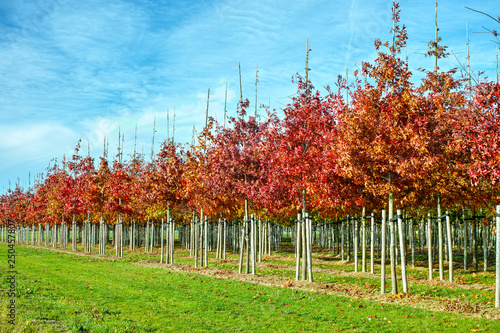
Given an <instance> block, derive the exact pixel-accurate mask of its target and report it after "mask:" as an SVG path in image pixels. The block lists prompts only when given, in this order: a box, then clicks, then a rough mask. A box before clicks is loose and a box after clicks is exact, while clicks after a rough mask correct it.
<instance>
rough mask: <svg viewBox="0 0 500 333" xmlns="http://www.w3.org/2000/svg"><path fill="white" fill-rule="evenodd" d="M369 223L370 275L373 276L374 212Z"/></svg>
mask: <svg viewBox="0 0 500 333" xmlns="http://www.w3.org/2000/svg"><path fill="white" fill-rule="evenodd" d="M370 222H371V224H370V273H371V274H375V257H374V254H375V253H374V252H375V248H374V246H375V212H372V214H371V218H370Z"/></svg>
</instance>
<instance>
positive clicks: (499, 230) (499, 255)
mask: <svg viewBox="0 0 500 333" xmlns="http://www.w3.org/2000/svg"><path fill="white" fill-rule="evenodd" d="M496 208H497V209H496V249H495V250H496V256H495V257H496V260H495V276H496V277H495V308H498V307H500V205H497V207H496Z"/></svg>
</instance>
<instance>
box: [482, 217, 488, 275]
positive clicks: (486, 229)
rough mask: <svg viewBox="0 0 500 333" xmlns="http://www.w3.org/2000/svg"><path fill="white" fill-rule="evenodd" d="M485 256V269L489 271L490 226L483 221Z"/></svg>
mask: <svg viewBox="0 0 500 333" xmlns="http://www.w3.org/2000/svg"><path fill="white" fill-rule="evenodd" d="M482 229H483V258H484V261H483V262H484V267H483V271H484V272H486V271H488V226H487V225H486V224H484V223H483V225H482Z"/></svg>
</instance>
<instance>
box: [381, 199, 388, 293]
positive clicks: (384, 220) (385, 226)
mask: <svg viewBox="0 0 500 333" xmlns="http://www.w3.org/2000/svg"><path fill="white" fill-rule="evenodd" d="M386 228H387V218H386V216H385V209H382V226H381V228H380V233H381V237H382V240H381V243H382V244H381V245H380V246H381V249H380V293H381V294H385V243H386V239H385V238H386V237H385V236H386Z"/></svg>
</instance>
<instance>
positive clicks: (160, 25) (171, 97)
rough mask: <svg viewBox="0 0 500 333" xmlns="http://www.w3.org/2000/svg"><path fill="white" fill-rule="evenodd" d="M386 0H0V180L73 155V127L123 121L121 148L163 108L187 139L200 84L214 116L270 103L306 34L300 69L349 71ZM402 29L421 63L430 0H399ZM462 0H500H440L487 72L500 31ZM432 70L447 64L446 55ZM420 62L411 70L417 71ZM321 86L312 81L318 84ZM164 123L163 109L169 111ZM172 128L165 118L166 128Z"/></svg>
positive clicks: (98, 146) (460, 54) (450, 27)
mask: <svg viewBox="0 0 500 333" xmlns="http://www.w3.org/2000/svg"><path fill="white" fill-rule="evenodd" d="M391 4H392V1H390V0H385V1H381V0H375V1H373V0H345V1H331V0H330V1H322V0H308V1H281V0H278V1H272V0H271V1H269V0H268V1H243V0H234V1H231V0H227V1H224V0H222V1H197V0H191V1H161V0H136V1H134V0H106V1H104V0H101V1H97V0H88V1H70V0H16V1H13V0H12V1H11V0H2V1H0V59H1V60H0V75H1V78H2V79H1V80H0V161H1V162H0V193H2V192H4V191H5V190H6V189H7V188H8V186H9V185H8V184H9V180H10V181H11V182H12V184H15V183H16V182H17V179H18V178H19V180H20V183H21V185H24V184H27V182H28V174H29V173H30V172H31V175H32V179H33V174H36V173H40V172H42V171H44V169H45V168H46V167H47V166H48V165H49V162H50V161H51V159H53V158H57V159H58V160H61V159H62V157H63V156H64V155H66V156H71V155H72V153H73V151H74V148H75V146H76V144H77V142H78V140H79V139H81V140H82V146H83V151H84V153H86V152H87V146H90V150H91V154H92V155H93V156H95V157H97V156H99V155H100V154H102V150H103V148H102V146H103V140H104V137H109V141H110V142H109V148H110V155H111V156H112V155H114V154H115V152H116V148H117V146H118V131H119V128H120V129H121V131H122V133H125V154H131V153H132V150H133V146H134V129H135V126H136V124H137V126H138V142H137V147H138V150H139V151H144V152H145V153H146V154H149V153H150V151H151V136H152V131H153V121H154V118H155V117H156V130H157V133H156V142H157V145H156V147H155V151H158V149H159V145H158V143H159V142H161V141H163V140H165V138H166V135H167V129H166V112H167V109H169V110H170V114H171V115H172V113H173V108H174V106H175V109H176V129H175V140H176V141H177V142H188V141H191V132H192V127H193V124H194V125H195V126H196V128H197V129H198V130H200V129H201V128H202V126H203V125H204V119H205V108H206V97H207V90H208V89H210V91H211V96H210V115H212V116H213V117H215V118H216V119H217V120H219V121H221V122H222V120H223V110H224V94H225V86H226V82H227V86H228V112H229V115H232V114H234V110H235V107H236V104H237V101H238V98H239V86H238V85H239V81H238V63H241V71H242V85H243V95H244V98H248V99H249V100H250V101H251V102H252V107H253V103H254V100H255V95H254V94H255V70H256V66H257V65H258V68H259V84H258V103H259V104H261V103H263V104H269V102H270V103H271V107H272V108H276V109H277V110H279V109H281V108H283V106H284V105H286V104H287V103H288V102H289V101H290V96H292V95H293V94H294V93H295V92H296V86H295V85H294V84H293V83H292V81H291V78H292V76H293V75H294V74H295V73H297V72H300V73H303V71H304V61H305V51H306V39H309V43H310V48H311V50H312V51H311V53H310V66H309V67H310V68H311V69H312V71H311V73H310V78H311V80H312V82H313V84H314V85H315V86H316V87H317V88H319V89H320V90H322V87H324V86H326V85H332V86H333V85H334V82H335V81H336V78H337V76H338V75H339V74H342V75H344V74H345V71H346V66H347V67H348V68H349V71H350V72H351V73H352V71H353V70H355V68H356V66H359V65H360V64H361V62H362V61H371V60H373V59H374V57H375V55H376V53H375V51H374V47H373V41H374V39H375V38H380V39H381V40H387V39H389V38H390V29H391V26H392V23H391V12H390V8H391ZM400 5H401V10H402V13H401V21H402V23H403V24H405V25H406V26H407V28H408V35H409V41H408V57H409V63H410V68H411V69H412V71H414V72H415V73H418V71H417V69H418V68H426V69H432V66H433V61H432V59H429V58H425V57H424V56H423V53H425V51H426V47H427V43H428V41H429V40H431V39H433V38H434V1H433V0H427V1H409V0H408V1H402V2H401V3H400ZM465 6H469V7H472V8H475V9H478V10H481V11H484V12H487V13H489V14H491V15H493V16H495V17H496V16H498V15H499V14H500V13H499V12H498V2H497V1H493V0H485V1H481V2H478V1H472V0H469V1H462V0H447V1H440V3H439V10H438V21H439V23H438V24H439V28H440V35H441V36H442V37H443V42H444V44H446V45H448V46H449V51H452V52H454V53H455V54H456V56H457V58H458V59H459V61H460V62H461V63H462V64H465V63H466V46H465V43H466V23H467V22H469V31H470V50H471V67H472V71H473V72H477V71H485V75H487V76H489V77H490V78H491V79H492V80H493V79H495V77H496V44H495V43H493V42H492V41H491V40H492V36H490V35H488V34H485V33H480V32H484V29H483V28H482V26H486V27H489V28H491V29H497V30H500V26H498V24H497V23H495V22H494V21H493V20H491V19H489V18H487V17H486V16H483V15H480V14H478V13H475V12H472V11H470V10H467V9H465ZM441 66H442V67H443V69H448V68H454V67H459V63H458V61H457V59H456V58H455V57H454V56H451V57H450V58H449V59H448V60H445V61H443V62H442V63H441ZM418 77H419V75H418V74H416V75H415V78H416V79H417V78H418ZM323 91H324V90H323ZM170 124H172V119H171V120H170ZM170 133H171V130H170ZM31 182H33V180H31Z"/></svg>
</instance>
